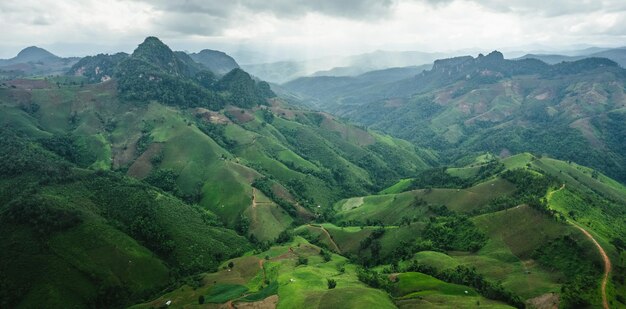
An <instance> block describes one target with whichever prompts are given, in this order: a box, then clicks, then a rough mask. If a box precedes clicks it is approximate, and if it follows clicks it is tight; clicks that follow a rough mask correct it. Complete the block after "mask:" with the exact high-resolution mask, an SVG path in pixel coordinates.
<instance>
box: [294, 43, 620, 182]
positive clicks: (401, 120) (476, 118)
mask: <svg viewBox="0 0 626 309" xmlns="http://www.w3.org/2000/svg"><path fill="white" fill-rule="evenodd" d="M625 76H626V75H625V71H624V69H622V68H620V67H619V66H618V65H617V64H616V63H615V62H613V61H611V60H608V59H603V58H585V59H582V60H579V61H575V62H565V63H559V64H555V65H548V64H545V63H543V62H541V61H539V60H535V59H523V60H506V59H504V58H503V56H502V55H501V54H500V53H497V52H494V53H491V54H489V55H487V56H479V57H476V58H474V57H470V56H467V57H457V58H450V59H444V60H438V61H435V63H434V65H433V69H432V70H430V71H425V72H423V73H420V74H418V75H416V76H414V77H412V78H407V79H403V80H400V81H395V82H389V83H386V82H384V81H381V82H379V83H377V84H374V85H367V86H366V87H356V88H353V87H351V86H344V84H339V83H337V85H338V86H337V87H335V88H331V87H330V86H329V85H325V84H320V83H321V81H320V78H314V79H312V80H306V79H303V80H299V81H298V80H296V81H294V82H292V83H287V84H284V85H283V87H284V88H286V89H287V90H290V91H292V92H294V93H300V94H301V97H302V98H304V99H305V101H306V102H308V104H310V105H311V106H314V107H315V108H319V109H321V110H325V111H327V112H331V113H333V114H336V115H339V116H342V117H346V118H347V119H349V120H351V121H355V122H357V123H360V124H363V125H366V126H368V127H371V128H375V129H379V130H383V131H385V132H387V133H389V134H392V135H394V136H396V137H400V138H403V139H407V140H410V141H413V142H414V143H415V144H416V145H419V146H421V147H428V148H433V149H436V150H438V151H443V152H444V153H448V155H444V157H448V158H451V159H452V161H450V162H454V160H457V159H460V158H462V157H463V156H465V155H467V154H468V153H473V152H481V151H491V152H494V153H507V152H511V153H519V152H523V151H532V152H535V153H546V154H550V155H552V156H555V157H557V158H561V159H564V160H572V161H575V162H580V163H582V164H586V165H589V166H592V167H594V168H598V169H600V170H602V171H604V172H605V173H607V174H609V175H611V176H612V177H615V178H618V179H619V180H621V181H625V179H624V177H623V175H625V173H624V172H626V157H624V156H623V155H622V153H623V150H624V149H623V144H622V143H621V140H622V138H623V134H622V133H618V132H620V131H618V130H620V129H619V128H621V127H622V125H621V124H620V120H618V119H621V118H622V117H623V107H624V106H625V105H626V101H625V100H624V95H623V92H624V90H623V89H624V88H623V85H624V83H625V82H626V79H625ZM330 83H331V84H332V83H334V82H330ZM320 85H321V86H320ZM350 85H353V84H350ZM318 86H320V87H318ZM321 88H327V89H329V90H327V91H325V92H322V91H320V89H321ZM460 150H461V151H460Z"/></svg>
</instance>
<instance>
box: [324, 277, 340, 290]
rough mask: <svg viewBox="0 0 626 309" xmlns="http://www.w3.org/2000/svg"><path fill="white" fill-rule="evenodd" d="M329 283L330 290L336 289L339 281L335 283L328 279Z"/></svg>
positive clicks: (333, 280)
mask: <svg viewBox="0 0 626 309" xmlns="http://www.w3.org/2000/svg"><path fill="white" fill-rule="evenodd" d="M326 281H327V283H328V289H329V290H331V289H334V288H335V287H336V286H337V281H335V279H326Z"/></svg>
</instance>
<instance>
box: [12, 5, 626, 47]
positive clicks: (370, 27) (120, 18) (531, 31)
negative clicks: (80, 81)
mask: <svg viewBox="0 0 626 309" xmlns="http://www.w3.org/2000/svg"><path fill="white" fill-rule="evenodd" d="M624 21H626V1H624V0H552V1H546V0H509V1H500V0H180V1H177V0H1V1H0V29H2V31H0V58H9V57H12V56H14V55H15V54H16V53H17V52H18V51H19V50H20V49H22V48H24V47H26V46H30V45H37V46H41V47H44V48H47V49H49V50H50V51H52V52H53V53H56V54H58V55H62V56H83V55H88V54H95V53H99V52H108V53H111V52H116V51H126V52H130V51H132V50H133V49H134V47H135V46H136V45H137V44H138V43H140V42H141V41H142V39H143V38H144V37H146V36H149V35H154V36H158V37H159V38H161V39H162V40H163V41H164V42H165V43H167V44H168V45H170V46H171V47H172V48H173V49H176V50H187V51H198V50H200V49H203V48H213V49H222V50H225V51H227V52H230V53H234V54H236V55H240V56H241V57H244V56H246V55H247V56H252V55H253V53H252V52H254V54H255V55H257V56H258V57H261V56H263V57H269V58H271V59H280V58H288V57H289V58H302V57H308V58H311V57H316V56H323V55H331V54H333V55H347V54H356V53H362V52H369V51H373V50H378V49H383V50H420V51H455V50H472V51H475V50H480V51H489V50H493V49H499V50H504V51H507V50H509V51H513V50H550V49H553V50H559V49H573V48H578V47H585V46H604V47H617V46H623V45H626V22H624Z"/></svg>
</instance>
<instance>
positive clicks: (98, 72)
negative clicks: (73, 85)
mask: <svg viewBox="0 0 626 309" xmlns="http://www.w3.org/2000/svg"><path fill="white" fill-rule="evenodd" d="M128 56H129V55H128V54H126V53H117V54H114V55H107V54H99V55H96V56H87V57H84V58H82V59H80V61H78V62H77V63H76V64H74V65H73V66H72V67H71V68H70V70H69V71H68V75H74V76H84V77H86V78H87V81H88V82H90V83H96V82H105V81H108V80H110V79H111V78H112V77H113V75H114V74H115V69H116V67H117V65H118V64H119V63H120V62H121V61H122V60H124V59H126V58H127V57H128Z"/></svg>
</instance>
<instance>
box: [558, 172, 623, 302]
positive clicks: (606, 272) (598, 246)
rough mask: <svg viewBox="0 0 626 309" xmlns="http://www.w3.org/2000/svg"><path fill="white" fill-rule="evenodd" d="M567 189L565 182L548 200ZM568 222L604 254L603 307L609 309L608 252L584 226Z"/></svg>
mask: <svg viewBox="0 0 626 309" xmlns="http://www.w3.org/2000/svg"><path fill="white" fill-rule="evenodd" d="M563 189H565V184H563V185H562V186H561V188H559V189H558V190H555V191H552V192H549V193H548V200H550V198H551V197H552V194H554V193H555V192H558V191H561V190H563ZM567 223H569V224H571V225H573V226H574V227H576V228H577V229H579V230H580V231H581V232H582V233H583V234H585V236H587V238H589V240H591V242H593V244H594V245H595V246H596V248H598V252H600V255H601V256H602V260H603V261H604V277H603V278H602V286H601V289H602V307H604V309H609V301H608V298H607V296H606V285H607V283H608V281H609V274H610V273H611V259H609V256H608V255H607V254H606V251H604V248H602V246H601V245H600V243H598V241H597V240H596V239H595V238H594V237H593V236H592V235H591V234H590V233H589V232H588V231H587V230H585V229H584V228H583V227H582V226H580V225H578V224H577V223H575V222H574V221H572V220H569V219H568V220H567Z"/></svg>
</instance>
